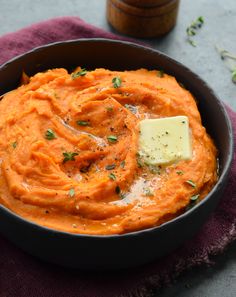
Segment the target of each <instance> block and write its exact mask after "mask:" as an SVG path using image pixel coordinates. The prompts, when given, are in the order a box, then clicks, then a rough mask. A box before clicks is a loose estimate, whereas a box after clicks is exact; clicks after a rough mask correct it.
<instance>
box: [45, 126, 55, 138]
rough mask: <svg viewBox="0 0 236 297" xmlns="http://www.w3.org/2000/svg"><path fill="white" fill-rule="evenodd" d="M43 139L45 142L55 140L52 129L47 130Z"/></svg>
mask: <svg viewBox="0 0 236 297" xmlns="http://www.w3.org/2000/svg"><path fill="white" fill-rule="evenodd" d="M45 138H46V139H47V140H52V139H55V138H57V136H56V133H55V132H54V131H53V130H52V129H47V131H46V132H45Z"/></svg>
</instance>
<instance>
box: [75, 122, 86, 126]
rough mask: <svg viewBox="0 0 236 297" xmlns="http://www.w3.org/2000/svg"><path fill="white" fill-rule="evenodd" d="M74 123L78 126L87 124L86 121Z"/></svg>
mask: <svg viewBox="0 0 236 297" xmlns="http://www.w3.org/2000/svg"><path fill="white" fill-rule="evenodd" d="M76 123H77V125H78V126H89V122H88V121H77V122H76Z"/></svg>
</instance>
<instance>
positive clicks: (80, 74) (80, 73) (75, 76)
mask: <svg viewBox="0 0 236 297" xmlns="http://www.w3.org/2000/svg"><path fill="white" fill-rule="evenodd" d="M87 72H88V71H87V70H86V69H85V68H83V69H81V70H80V71H78V72H75V73H72V74H71V77H72V79H76V78H77V77H80V76H85V75H86V74H87Z"/></svg>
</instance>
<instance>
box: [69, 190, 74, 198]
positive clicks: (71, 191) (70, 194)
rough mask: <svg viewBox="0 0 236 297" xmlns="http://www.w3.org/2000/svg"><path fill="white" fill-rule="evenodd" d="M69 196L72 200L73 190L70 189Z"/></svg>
mask: <svg viewBox="0 0 236 297" xmlns="http://www.w3.org/2000/svg"><path fill="white" fill-rule="evenodd" d="M69 196H70V197H71V198H72V197H74V196H75V189H73V188H71V189H70V191H69Z"/></svg>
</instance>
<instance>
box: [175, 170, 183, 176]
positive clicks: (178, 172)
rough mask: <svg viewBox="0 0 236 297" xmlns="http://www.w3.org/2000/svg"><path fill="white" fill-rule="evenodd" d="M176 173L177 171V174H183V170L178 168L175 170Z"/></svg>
mask: <svg viewBox="0 0 236 297" xmlns="http://www.w3.org/2000/svg"><path fill="white" fill-rule="evenodd" d="M176 173H177V174H178V175H183V174H184V172H183V171H182V170H178V171H176Z"/></svg>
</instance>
